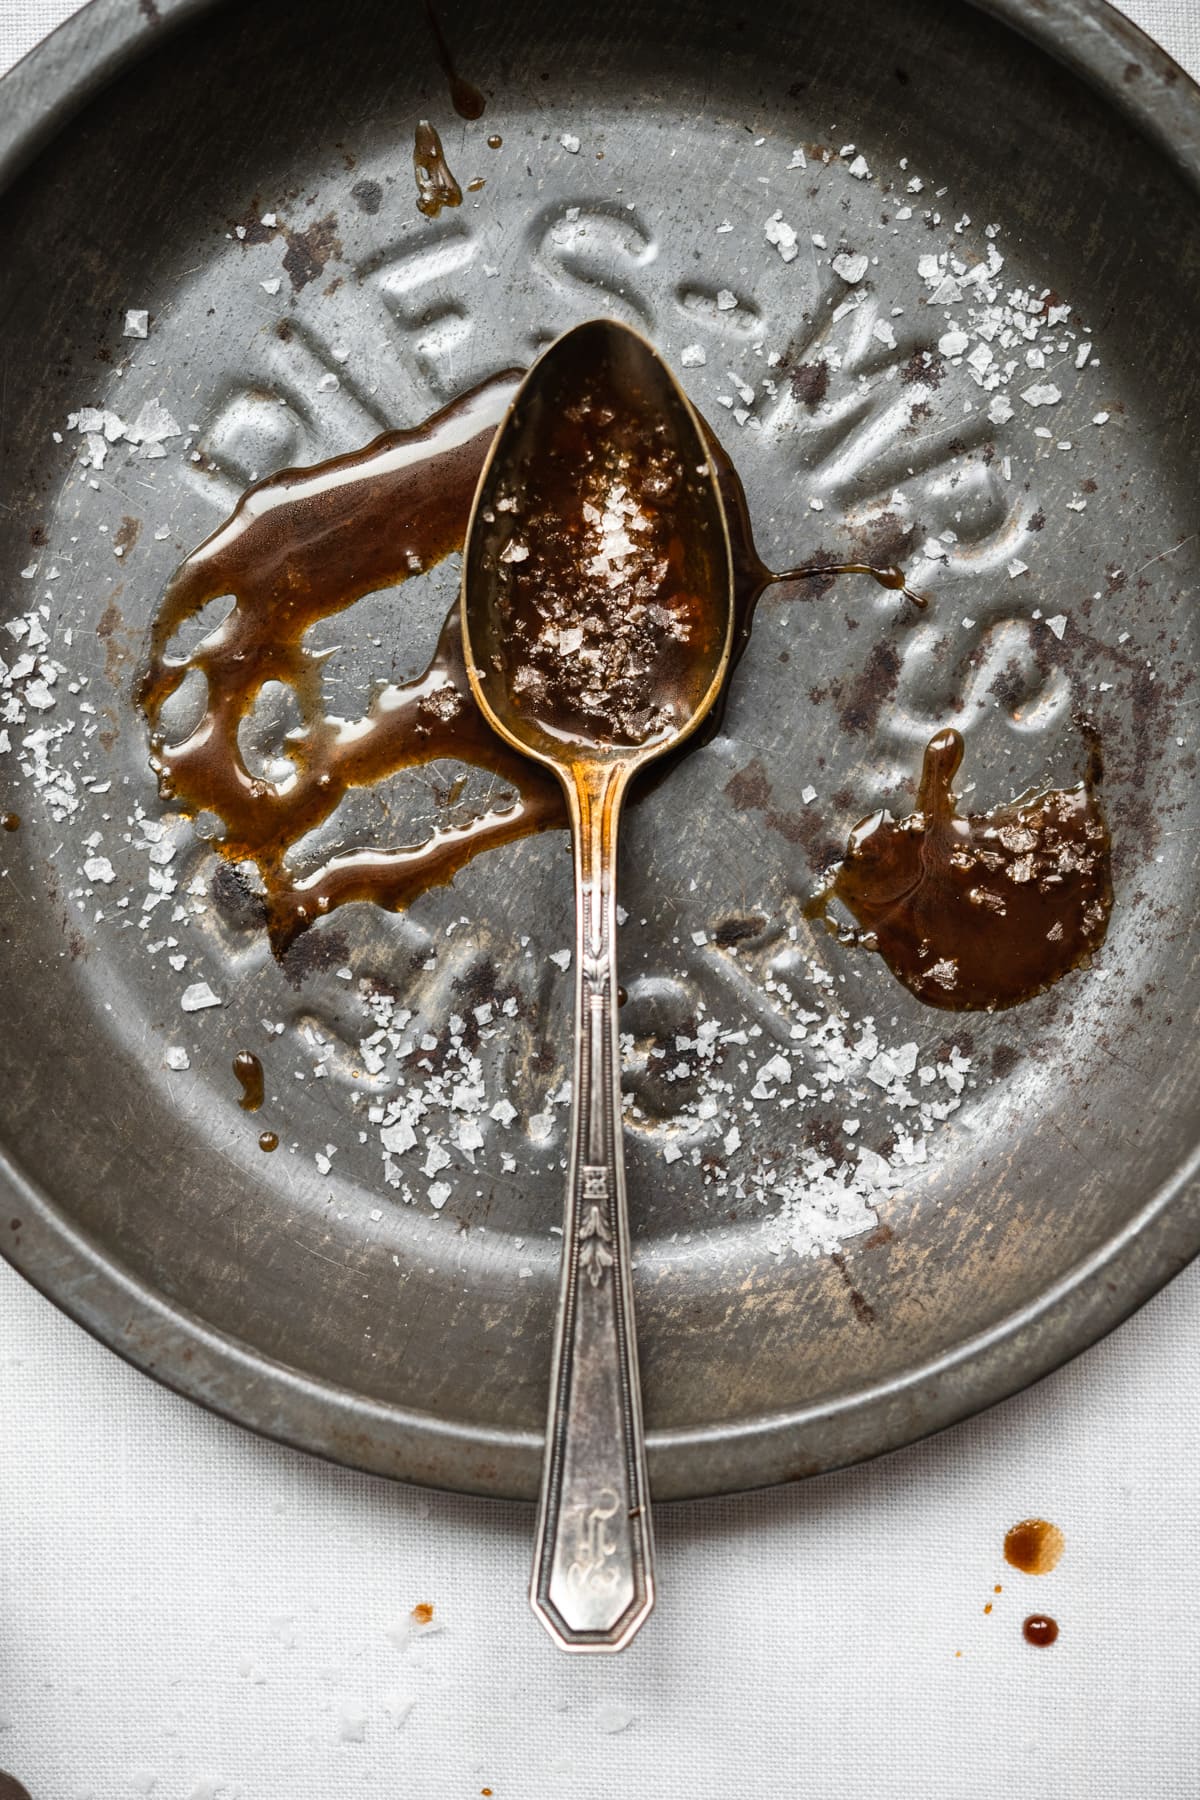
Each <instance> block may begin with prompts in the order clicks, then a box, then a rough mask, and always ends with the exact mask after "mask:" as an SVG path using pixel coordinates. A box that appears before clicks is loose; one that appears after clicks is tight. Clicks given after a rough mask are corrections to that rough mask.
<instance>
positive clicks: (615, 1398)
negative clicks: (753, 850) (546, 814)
mask: <svg viewBox="0 0 1200 1800" xmlns="http://www.w3.org/2000/svg"><path fill="white" fill-rule="evenodd" d="M626 779H627V774H626V772H625V771H623V770H621V769H619V768H617V769H606V768H604V767H603V766H597V765H593V764H588V765H583V766H580V767H577V768H576V769H575V770H574V771H573V772H572V777H571V779H570V780H569V781H568V782H567V784H566V785H567V801H568V806H569V808H570V812H571V829H572V836H573V838H574V845H575V1079H574V1086H573V1089H572V1096H573V1098H572V1115H571V1163H570V1172H569V1174H568V1177H567V1202H566V1215H565V1218H564V1222H563V1252H562V1275H561V1281H560V1286H559V1298H558V1320H557V1327H556V1330H555V1338H554V1360H553V1365H552V1371H551V1377H550V1414H549V1420H548V1423H547V1428H546V1451H545V1459H544V1462H543V1465H542V1495H541V1504H540V1507H539V1511H538V1528H537V1539H536V1547H535V1550H534V1562H533V1579H532V1583H531V1587H530V1601H531V1604H532V1606H533V1610H534V1612H535V1613H537V1615H538V1617H539V1618H540V1619H541V1621H542V1623H543V1624H544V1625H545V1627H546V1629H547V1630H548V1631H549V1632H550V1634H551V1636H552V1637H553V1638H554V1639H555V1640H556V1641H557V1643H558V1644H559V1645H560V1647H561V1648H562V1649H564V1650H620V1649H622V1648H623V1647H624V1646H625V1645H626V1644H627V1643H628V1642H629V1640H630V1638H631V1637H632V1636H633V1634H634V1632H635V1631H636V1630H637V1629H638V1627H639V1625H640V1624H641V1623H642V1621H643V1620H644V1619H645V1617H646V1615H647V1613H648V1612H649V1611H650V1608H651V1607H652V1606H653V1604H654V1542H653V1536H652V1533H651V1527H650V1495H649V1488H648V1485H647V1481H646V1449H645V1440H644V1436H643V1431H642V1400H641V1389H640V1386H639V1383H638V1362H637V1339H636V1337H635V1333H634V1321H633V1291H632V1283H631V1281H630V1273H629V1222H628V1216H627V1209H626V1200H625V1157H624V1150H623V1144H622V1123H621V1060H620V1052H619V1045H618V1040H617V957H616V869H617V819H618V815H619V812H620V806H621V798H622V794H623V792H624V787H625V782H626Z"/></svg>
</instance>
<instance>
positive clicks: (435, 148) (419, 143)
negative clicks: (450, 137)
mask: <svg viewBox="0 0 1200 1800" xmlns="http://www.w3.org/2000/svg"><path fill="white" fill-rule="evenodd" d="M413 173H414V175H415V176H416V178H417V211H418V212H420V213H424V215H425V217H426V218H427V219H436V218H437V216H438V214H439V213H440V212H441V210H442V208H443V207H444V206H461V205H462V189H461V188H460V187H459V185H458V183H457V181H456V180H455V179H454V176H453V175H452V174H451V172H450V168H449V165H448V164H447V162H446V156H445V152H444V151H443V149H442V140H441V138H440V137H439V136H438V134H437V130H436V128H435V127H434V126H433V125H431V124H430V123H429V120H428V119H420V120H419V121H418V123H417V135H416V138H415V140H414V143H413Z"/></svg>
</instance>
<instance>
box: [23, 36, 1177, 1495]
mask: <svg viewBox="0 0 1200 1800" xmlns="http://www.w3.org/2000/svg"><path fill="white" fill-rule="evenodd" d="M224 3H225V0H139V5H138V7H137V8H136V9H135V8H132V7H130V5H129V4H128V0H88V4H87V5H85V6H83V7H82V8H81V9H80V11H79V12H77V13H75V14H74V15H73V16H72V17H71V18H70V19H68V20H66V21H65V22H64V23H63V24H62V25H60V26H59V27H58V28H57V29H56V30H55V31H53V32H52V33H51V34H50V35H49V36H48V37H46V38H44V39H43V40H42V41H41V42H40V43H39V44H37V45H35V46H34V48H33V49H32V50H31V51H29V53H28V54H27V55H26V56H25V57H23V58H22V59H21V61H20V62H18V63H16V64H15V65H14V67H13V68H12V69H11V70H10V71H9V72H8V73H7V74H6V75H5V76H4V77H3V79H2V80H0V100H3V101H4V102H7V103H8V104H7V105H0V192H3V190H4V189H6V188H7V187H8V186H9V185H10V183H11V182H12V181H13V180H15V179H16V178H17V176H18V175H19V174H20V172H21V170H22V169H23V168H24V167H25V166H26V165H27V164H28V163H29V162H31V161H32V160H33V159H34V158H35V157H36V156H37V154H38V153H39V151H40V150H41V149H42V148H43V147H44V146H45V145H46V144H47V143H48V142H49V141H51V140H52V139H53V138H54V137H55V136H56V135H57V134H58V133H59V132H61V131H62V130H63V129H65V128H67V127H69V124H70V121H71V118H72V117H73V115H74V114H75V113H76V112H77V111H78V110H79V109H80V108H81V107H82V106H83V105H84V104H85V103H86V102H87V101H88V100H89V99H91V98H92V97H93V96H94V95H95V94H96V93H98V92H100V91H101V89H102V88H103V87H104V86H105V85H106V84H107V82H108V81H109V80H111V79H112V78H113V77H115V76H116V75H118V74H119V73H120V72H122V70H123V69H124V68H126V67H127V66H129V65H130V64H131V63H132V62H134V61H135V60H136V59H137V58H138V57H139V56H140V55H141V54H142V53H143V52H144V51H148V50H150V49H153V48H155V47H156V46H157V44H158V43H159V42H160V41H161V40H162V37H163V36H164V34H165V33H166V32H168V31H170V30H172V29H173V28H176V27H178V26H180V25H182V24H183V23H185V22H186V21H188V20H189V19H191V18H193V17H198V16H201V15H203V14H205V13H208V12H212V11H215V10H216V9H217V7H218V6H221V5H223V4H224ZM960 4H962V5H970V6H972V7H974V8H975V9H976V10H977V11H980V12H982V13H984V14H987V15H989V16H991V17H993V18H995V19H997V20H998V21H999V22H1000V23H1002V24H1003V25H1005V26H1007V27H1009V28H1010V29H1012V30H1015V31H1016V32H1017V33H1018V34H1019V35H1021V36H1022V37H1024V38H1026V39H1028V40H1029V41H1031V42H1032V43H1033V44H1034V45H1035V46H1037V47H1038V48H1039V49H1041V50H1042V51H1043V52H1045V53H1047V54H1048V55H1050V56H1051V57H1052V58H1053V59H1054V60H1055V61H1057V62H1059V63H1061V64H1063V65H1065V66H1066V67H1067V68H1068V69H1070V70H1071V72H1072V73H1074V74H1075V75H1077V76H1078V77H1079V78H1081V79H1082V80H1083V81H1084V82H1085V83H1086V84H1087V85H1088V86H1090V87H1091V88H1092V89H1093V90H1094V91H1096V92H1097V93H1098V94H1099V95H1100V97H1101V98H1102V99H1103V100H1105V101H1106V102H1107V103H1108V104H1109V105H1110V106H1111V107H1112V108H1113V109H1114V110H1115V111H1117V112H1118V113H1120V114H1121V115H1122V116H1124V117H1125V118H1126V119H1127V120H1128V121H1129V122H1130V123H1132V124H1133V125H1134V126H1135V128H1136V129H1137V130H1138V131H1139V133H1140V134H1141V135H1142V136H1143V137H1145V138H1146V139H1148V140H1149V141H1150V142H1151V143H1152V144H1153V145H1154V147H1155V149H1156V150H1157V151H1158V153H1159V154H1160V155H1162V156H1163V157H1165V159H1166V160H1167V161H1168V162H1170V163H1171V164H1173V165H1174V167H1175V169H1176V171H1177V173H1179V174H1181V175H1182V177H1183V179H1184V181H1185V183H1186V185H1187V186H1189V187H1190V188H1191V189H1192V190H1193V193H1195V194H1200V85H1198V84H1197V83H1196V82H1194V81H1193V80H1192V78H1191V77H1190V76H1189V75H1188V74H1187V72H1186V71H1185V70H1183V69H1182V68H1181V67H1180V66H1179V65H1178V64H1177V63H1176V62H1175V61H1174V60H1173V59H1172V58H1171V57H1170V56H1169V55H1168V54H1167V52H1166V51H1165V50H1163V49H1162V47H1161V46H1160V45H1158V44H1156V43H1155V42H1154V41H1153V39H1151V38H1149V37H1148V36H1147V35H1146V34H1145V33H1144V32H1143V31H1142V30H1141V29H1140V27H1138V26H1137V25H1135V24H1134V23H1133V21H1132V20H1130V19H1128V18H1126V17H1125V15H1124V14H1122V13H1119V12H1117V11H1116V9H1115V8H1114V7H1113V6H1111V5H1110V4H1109V0H960ZM1133 66H1136V67H1137V69H1138V71H1139V79H1136V80H1131V79H1128V78H1127V72H1128V70H1129V69H1130V68H1131V67H1133ZM0 1193H2V1194H3V1197H4V1199H5V1200H7V1201H9V1202H11V1205H12V1208H13V1215H12V1216H14V1217H15V1216H16V1209H18V1208H19V1209H20V1215H21V1230H20V1232H19V1233H15V1232H12V1231H11V1230H9V1229H8V1226H7V1224H5V1228H4V1230H3V1231H0V1254H3V1255H4V1257H5V1258H6V1260H7V1261H8V1262H9V1263H10V1264H11V1265H12V1266H13V1267H14V1268H15V1269H16V1270H17V1271H18V1272H19V1273H20V1274H22V1275H23V1276H24V1277H25V1278H26V1279H27V1280H28V1281H29V1282H30V1283H31V1284H32V1285H33V1286H34V1287H35V1288H37V1289H38V1291H39V1292H41V1293H42V1294H43V1295H45V1297H46V1298H47V1299H49V1300H50V1301H52V1302H53V1303H54V1304H55V1305H56V1306H57V1307H58V1308H59V1309H60V1310H61V1311H62V1312H64V1313H66V1314H67V1316H68V1317H69V1318H71V1319H72V1320H73V1321H74V1322H75V1323H76V1324H78V1325H81V1326H82V1327H83V1328H84V1329H85V1330H86V1331H88V1332H89V1333H90V1335H91V1336H93V1337H94V1338H96V1339H97V1340H98V1341H99V1342H100V1343H102V1344H104V1345H105V1346H106V1347H107V1348H109V1349H111V1350H114V1351H116V1352H117V1354H118V1355H120V1356H121V1357H122V1358H123V1359H124V1360H125V1361H127V1362H128V1363H130V1364H131V1365H132V1366H133V1367H135V1368H136V1369H138V1370H139V1371H140V1372H142V1373H144V1374H147V1375H150V1376H152V1377H154V1379H155V1380H157V1381H158V1382H160V1383H161V1384H162V1385H163V1386H165V1387H167V1388H169V1389H171V1390H172V1391H174V1392H175V1393H177V1394H179V1395H181V1396H183V1397H184V1398H186V1399H189V1400H192V1401H196V1402H198V1403H199V1404H200V1405H202V1406H204V1407H206V1408H207V1409H208V1410H209V1411H211V1412H214V1413H216V1414H218V1415H220V1416H221V1417H224V1418H226V1419H228V1420H230V1421H231V1422H232V1423H234V1424H237V1425H241V1426H243V1427H245V1428H247V1429H249V1430H252V1431H254V1432H256V1433H258V1434H259V1435H260V1436H263V1437H266V1438H269V1439H272V1440H274V1441H276V1442H279V1443H282V1444H286V1445H288V1446H290V1447H291V1448H294V1449H298V1450H303V1451H306V1452H309V1453H311V1454H315V1455H318V1456H321V1457H324V1458H326V1459H327V1460H329V1461H332V1462H336V1463H338V1464H340V1465H343V1466H347V1467H351V1468H356V1469H360V1470H362V1471H364V1472H366V1473H370V1474H377V1475H384V1476H388V1477H391V1478H393V1479H396V1480H404V1481H408V1482H412V1483H415V1484H418V1485H422V1486H428V1487H436V1488H445V1489H451V1490H453V1491H457V1492H464V1493H472V1494H480V1495H485V1496H489V1497H494V1498H504V1499H522V1500H525V1499H532V1498H533V1497H534V1496H535V1495H536V1492H537V1485H538V1471H539V1466H540V1461H541V1444H542V1434H541V1432H540V1431H513V1430H501V1429H496V1428H488V1427H484V1426H480V1425H470V1424H467V1423H464V1422H461V1421H457V1422H453V1423H448V1422H447V1421H445V1420H442V1419H439V1418H437V1417H436V1415H434V1414H431V1413H421V1412H417V1411H415V1410H413V1409H405V1408H402V1407H398V1406H391V1405H387V1404H385V1403H383V1402H381V1401H377V1400H373V1399H371V1398H368V1397H367V1396H365V1395H362V1394H359V1393H356V1392H354V1391H353V1390H351V1389H348V1388H344V1387H340V1386H338V1385H337V1384H336V1383H333V1382H325V1381H322V1380H320V1379H318V1378H317V1377H314V1376H309V1375H306V1374H304V1373H302V1372H301V1371H300V1370H298V1369H296V1368H294V1367H292V1366H291V1365H288V1364H285V1363H282V1362H278V1361H275V1360H274V1359H272V1358H270V1357H268V1356H266V1355H264V1354H263V1353H262V1352H260V1351H253V1350H252V1349H251V1348H250V1347H248V1346H247V1345H246V1344H245V1343H244V1342H242V1341H241V1340H239V1339H236V1338H234V1337H232V1336H230V1335H227V1334H225V1333H222V1332H218V1331H216V1330H214V1329H213V1328H212V1327H211V1326H210V1325H208V1324H206V1323H205V1322H204V1321H203V1320H201V1319H200V1318H199V1317H198V1316H196V1315H195V1314H193V1313H190V1312H189V1311H188V1310H187V1309H186V1308H184V1307H182V1306H179V1305H177V1304H174V1303H169V1302H168V1301H167V1300H166V1299H164V1298H163V1297H162V1296H161V1295H160V1294H159V1293H157V1292H156V1291H155V1290H154V1289H153V1288H151V1287H150V1286H149V1284H148V1283H145V1282H143V1281H141V1280H139V1279H138V1278H136V1277H135V1276H134V1275H133V1274H132V1273H131V1272H130V1271H129V1270H127V1269H125V1268H124V1267H123V1266H122V1265H121V1264H120V1263H119V1262H117V1261H116V1260H115V1259H114V1258H112V1257H110V1256H108V1255H107V1254H106V1253H105V1252H104V1251H103V1250H102V1249H101V1248H100V1247H99V1246H98V1245H97V1244H96V1243H95V1242H94V1241H93V1240H91V1239H90V1238H89V1237H88V1236H87V1234H85V1233H84V1232H82V1231H80V1230H79V1229H78V1228H77V1227H76V1226H75V1225H74V1224H72V1223H71V1222H70V1221H69V1220H68V1219H67V1218H66V1217H65V1216H64V1215H63V1214H61V1213H60V1212H59V1211H58V1210H57V1208H56V1207H55V1205H54V1203H53V1201H52V1199H51V1198H50V1197H49V1196H48V1195H47V1194H45V1193H43V1192H42V1191H41V1190H40V1189H39V1188H38V1187H37V1186H36V1185H35V1184H34V1182H33V1181H32V1180H31V1179H30V1178H29V1177H28V1176H27V1175H26V1173H25V1172H24V1171H23V1170H22V1168H21V1167H20V1165H19V1163H18V1161H17V1160H16V1158H15V1156H13V1155H12V1154H11V1153H10V1151H9V1149H8V1148H7V1147H6V1146H4V1145H2V1144H0ZM14 1239H17V1240H19V1241H14ZM1198 1253H1200V1144H1198V1145H1197V1146H1196V1147H1194V1149H1193V1151H1192V1153H1191V1156H1190V1157H1189V1158H1187V1159H1185V1160H1184V1161H1183V1162H1182V1163H1181V1165H1180V1166H1179V1167H1178V1168H1177V1169H1176V1170H1175V1171H1174V1172H1173V1174H1172V1176H1171V1177H1170V1179H1169V1180H1168V1181H1166V1182H1164V1183H1163V1184H1162V1185H1161V1186H1160V1187H1159V1188H1158V1189H1157V1190H1156V1191H1155V1192H1154V1193H1153V1194H1152V1195H1150V1196H1149V1197H1148V1198H1147V1199H1146V1201H1145V1202H1144V1203H1143V1205H1142V1206H1141V1207H1140V1208H1139V1210H1138V1211H1137V1213H1136V1214H1135V1215H1134V1216H1133V1217H1132V1218H1130V1219H1129V1220H1127V1221H1126V1223H1125V1224H1124V1226H1123V1227H1122V1228H1121V1230H1120V1231H1118V1232H1117V1233H1115V1234H1114V1235H1113V1236H1112V1237H1111V1238H1109V1239H1108V1240H1106V1241H1105V1242H1104V1243H1103V1244H1102V1245H1101V1246H1100V1247H1099V1248H1098V1249H1096V1250H1094V1251H1093V1252H1092V1253H1091V1254H1090V1255H1089V1256H1087V1257H1085V1258H1082V1259H1081V1260H1080V1261H1079V1262H1078V1263H1076V1264H1075V1265H1073V1266H1072V1268H1071V1269H1070V1270H1069V1271H1068V1272H1067V1273H1066V1274H1065V1275H1064V1276H1062V1277H1061V1278H1060V1280H1059V1281H1058V1282H1057V1283H1056V1284H1055V1285H1054V1286H1053V1287H1051V1288H1050V1289H1048V1290H1046V1291H1045V1292H1043V1293H1042V1294H1039V1295H1038V1296H1037V1298H1036V1299H1035V1300H1033V1301H1031V1302H1030V1303H1029V1304H1028V1305H1026V1306H1025V1307H1022V1308H1020V1309H1018V1310H1017V1311H1015V1312H1013V1313H1011V1314H1008V1315H1007V1316H1006V1317H1005V1318H1003V1319H1001V1320H1000V1321H998V1322H997V1323H996V1324H995V1325H993V1326H992V1327H990V1328H989V1330H987V1331H986V1332H984V1333H980V1334H977V1335H975V1336H974V1337H971V1338H968V1339H966V1340H965V1341H964V1342H962V1343H960V1344H957V1345H955V1346H954V1347H953V1348H952V1349H951V1350H949V1351H946V1352H944V1353H943V1354H941V1355H939V1356H935V1357H932V1358H930V1359H929V1360H927V1361H926V1362H923V1363H922V1364H921V1365H920V1366H919V1367H917V1368H915V1369H910V1370H907V1371H906V1372H905V1373H904V1374H902V1375H900V1376H897V1377H890V1378H886V1379H884V1380H882V1381H880V1382H877V1383H873V1384H871V1385H870V1386H867V1387H864V1388H861V1389H858V1390H856V1391H854V1392H851V1393H849V1394H847V1395H844V1396H842V1397H840V1398H839V1399H838V1400H837V1401H836V1402H834V1403H832V1404H829V1403H825V1404H814V1405H810V1406H806V1407H805V1406H802V1407H799V1408H794V1409H790V1410H788V1411H783V1412H775V1413H769V1414H764V1415H758V1416H756V1417H754V1418H752V1419H748V1420H745V1421H741V1422H735V1423H722V1424H719V1425H713V1426H707V1427H676V1428H671V1429H669V1430H665V1431H664V1430H659V1431H651V1432H650V1434H649V1443H648V1454H649V1462H650V1477H651V1488H652V1491H653V1493H654V1496H655V1498H656V1500H659V1501H662V1500H683V1499H694V1498H701V1497H707V1496H715V1495H719V1494H727V1493H736V1492H740V1491H745V1490H747V1489H750V1488H758V1487H766V1486H770V1485H773V1484H775V1483H778V1482H783V1481H789V1480H797V1479H802V1478H804V1477H807V1476H811V1475H816V1474H822V1473H826V1472H828V1471H830V1470H832V1469H835V1468H839V1467H844V1466H847V1465H849V1464H852V1463H855V1462H859V1461H863V1460H866V1459H867V1458H869V1457H873V1456H877V1455H883V1454H885V1453H887V1452H890V1451H893V1450H897V1449H900V1448H901V1447H903V1446H905V1445H908V1444H910V1443H915V1442H917V1441H919V1440H920V1439H921V1438H924V1437H927V1436H929V1435H931V1434H932V1433H934V1432H937V1431H940V1430H944V1429H945V1428H947V1427H948V1426H950V1425H953V1424H955V1423H958V1422H959V1421H960V1420H962V1419H964V1418H967V1417H970V1416H973V1415H974V1414H976V1413H979V1412H981V1411H983V1410H985V1409H986V1408H987V1407H990V1406H993V1405H995V1404H996V1403H997V1402H998V1401H1000V1400H1003V1399H1006V1398H1008V1397H1010V1396H1011V1395H1013V1394H1015V1393H1018V1392H1020V1391H1022V1390H1023V1389H1024V1388H1026V1387H1029V1386H1032V1385H1033V1384H1034V1383H1035V1382H1037V1381H1039V1380H1041V1379H1043V1378H1044V1377H1045V1376H1047V1375H1049V1374H1051V1373H1052V1372H1053V1371H1054V1370H1055V1369H1057V1368H1059V1367H1061V1366H1062V1365H1063V1364H1064V1363H1066V1362H1067V1361H1069V1360H1070V1359H1071V1358H1072V1357H1074V1356H1076V1355H1078V1354H1080V1353H1081V1352H1082V1351H1083V1350H1085V1349H1088V1348H1090V1346H1091V1345H1093V1344H1094V1343H1096V1342H1097V1341H1098V1340H1099V1339H1100V1338H1102V1337H1103V1336H1105V1335H1106V1334H1107V1333H1108V1332H1109V1331H1111V1330H1112V1329H1114V1327H1115V1326H1117V1325H1119V1324H1120V1323H1121V1322H1122V1321H1123V1320H1124V1319H1126V1318H1128V1317H1129V1316H1130V1314H1132V1313H1133V1312H1135V1311H1136V1310H1137V1309H1138V1308H1139V1307H1140V1306H1142V1305H1143V1304H1144V1303H1145V1302H1146V1301H1147V1300H1148V1299H1150V1298H1151V1296H1152V1295H1153V1294H1155V1293H1156V1292H1157V1291H1158V1290H1159V1289H1160V1288H1161V1287H1163V1286H1165V1284H1166V1283H1167V1282H1168V1281H1169V1280H1171V1279H1172V1278H1173V1277H1174V1276H1175V1275H1177V1274H1178V1273H1179V1272H1180V1271H1181V1270H1182V1269H1183V1268H1185V1267H1186V1266H1187V1264H1188V1263H1189V1262H1190V1261H1191V1260H1192V1259H1193V1258H1194V1257H1195V1256H1196V1255H1197V1254H1198ZM548 1379H549V1362H548V1360H547V1380H548ZM851 1417H853V1419H854V1420H855V1424H856V1430H855V1431H854V1432H853V1433H852V1434H851V1436H850V1439H849V1441H848V1439H847V1434H846V1429H845V1427H846V1421H847V1419H848V1418H851ZM834 1443H836V1444H837V1446H838V1447H837V1449H836V1450H833V1449H832V1445H833V1444H834Z"/></svg>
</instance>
